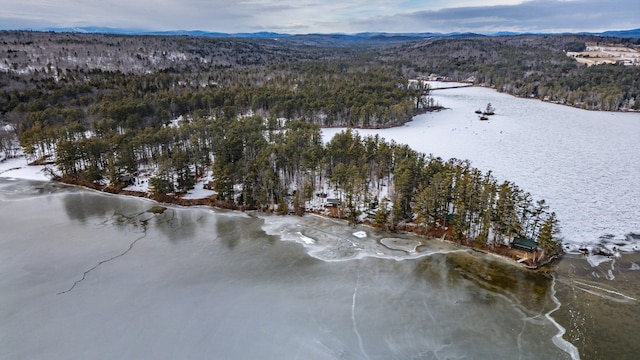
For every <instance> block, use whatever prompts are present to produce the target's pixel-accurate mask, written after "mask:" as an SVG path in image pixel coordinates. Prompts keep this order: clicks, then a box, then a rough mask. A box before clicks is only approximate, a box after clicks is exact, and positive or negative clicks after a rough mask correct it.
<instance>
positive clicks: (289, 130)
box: [22, 114, 561, 257]
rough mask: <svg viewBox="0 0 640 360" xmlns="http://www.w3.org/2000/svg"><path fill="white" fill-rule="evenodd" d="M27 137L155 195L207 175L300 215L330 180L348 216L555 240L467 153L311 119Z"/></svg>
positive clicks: (479, 237) (43, 132) (64, 169)
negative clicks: (447, 152)
mask: <svg viewBox="0 0 640 360" xmlns="http://www.w3.org/2000/svg"><path fill="white" fill-rule="evenodd" d="M22 146H23V147H24V148H25V150H26V152H27V153H28V154H29V155H30V156H32V157H34V158H36V157H44V158H47V157H50V158H52V159H55V164H56V169H57V170H56V171H57V173H56V175H57V176H59V177H61V178H71V179H76V180H77V179H82V180H83V181H87V182H90V183H95V184H103V185H104V186H109V187H111V188H114V189H116V190H118V189H122V188H124V187H125V186H127V185H128V183H127V181H128V180H125V177H124V176H123V175H124V174H133V176H134V177H135V176H136V175H137V174H139V173H141V172H147V173H149V174H150V175H151V178H150V180H149V182H150V185H151V188H150V189H151V192H152V194H154V195H155V196H159V197H162V196H164V195H166V194H168V193H185V192H187V191H189V190H190V189H192V188H193V186H194V184H195V182H196V180H197V179H200V178H202V177H203V176H205V175H206V174H210V176H211V178H212V181H211V184H210V188H211V189H212V190H214V191H215V193H216V195H215V198H216V200H218V201H222V202H225V203H228V204H233V205H235V206H238V207H242V208H245V209H261V210H264V211H277V212H282V213H286V212H289V211H292V212H295V213H297V214H303V213H304V212H305V211H308V209H309V207H310V204H311V203H312V200H314V198H316V200H317V198H318V197H320V196H322V195H323V193H324V195H325V196H326V191H327V190H328V189H330V190H332V191H333V192H334V193H335V194H337V195H336V196H337V197H338V199H339V215H340V216H342V217H344V218H347V219H350V220H351V221H354V222H355V221H358V219H362V218H363V217H368V218H369V221H370V222H371V223H373V224H375V225H376V226H380V227H385V228H387V229H398V228H405V227H406V226H407V224H416V225H417V226H419V227H420V228H422V229H423V232H424V233H427V234H430V235H432V236H442V235H444V236H447V237H449V238H451V239H453V240H456V241H460V242H463V243H467V244H476V245H478V246H489V247H496V246H500V245H501V244H504V243H505V241H509V240H513V239H514V238H518V237H526V238H531V239H536V240H537V241H538V243H539V246H540V248H541V249H543V250H544V254H545V256H546V257H550V256H553V255H556V254H558V253H559V252H560V251H561V248H560V242H559V240H558V239H557V230H558V223H557V219H556V216H555V214H554V213H553V212H550V211H549V209H548V206H547V205H546V204H545V202H544V201H543V200H538V201H534V199H533V198H532V196H531V195H530V194H528V193H526V192H524V191H523V190H521V189H520V188H519V187H517V186H516V185H515V184H513V183H510V182H501V183H499V182H498V181H497V180H496V179H495V178H494V177H493V176H492V175H491V173H490V172H488V173H484V174H483V173H482V172H481V171H479V170H478V169H476V168H474V167H472V166H471V164H470V163H469V161H462V160H457V159H451V160H448V161H444V160H443V159H441V158H438V157H434V156H431V155H430V156H426V155H425V154H422V153H418V152H416V151H414V150H412V149H411V148H409V147H408V146H406V145H401V144H397V143H395V142H387V141H385V140H384V139H381V138H379V137H378V136H373V137H372V136H369V137H361V136H359V135H358V134H357V133H356V132H355V131H352V130H347V131H344V132H342V133H339V134H337V135H336V136H335V137H334V138H333V139H331V141H329V142H328V143H327V144H326V145H325V144H324V143H323V141H322V138H321V133H320V128H319V127H318V126H317V125H314V124H311V123H308V122H304V121H299V120H291V121H280V122H278V121H276V122H273V121H269V120H265V119H263V118H261V117H260V116H246V117H237V116H235V117H232V116H229V115H224V114H223V115H222V116H220V117H203V118H193V119H185V120H183V122H182V123H180V125H179V126H164V127H158V128H152V127H150V128H146V129H119V130H113V129H107V130H106V131H105V130H103V129H99V128H98V127H94V128H92V129H87V128H86V127H84V126H82V125H81V124H76V125H74V126H62V127H33V128H31V129H29V130H26V131H25V133H24V134H23V137H22Z"/></svg>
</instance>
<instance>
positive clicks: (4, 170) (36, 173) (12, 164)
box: [0, 156, 51, 181]
mask: <svg viewBox="0 0 640 360" xmlns="http://www.w3.org/2000/svg"><path fill="white" fill-rule="evenodd" d="M0 158H4V156H2V157H0ZM44 168H45V167H44V166H42V165H35V166H30V165H29V164H27V159H26V158H25V157H24V156H19V157H15V158H11V159H5V160H3V161H0V177H5V178H14V179H24V180H37V181H49V180H51V179H49V177H47V175H46V174H45V172H44Z"/></svg>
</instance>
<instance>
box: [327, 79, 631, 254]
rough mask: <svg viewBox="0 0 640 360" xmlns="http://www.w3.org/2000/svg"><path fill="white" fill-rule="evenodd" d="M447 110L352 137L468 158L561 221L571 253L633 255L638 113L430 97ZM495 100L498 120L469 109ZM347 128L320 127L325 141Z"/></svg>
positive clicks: (467, 93)
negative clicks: (380, 139) (602, 251)
mask: <svg viewBox="0 0 640 360" xmlns="http://www.w3.org/2000/svg"><path fill="white" fill-rule="evenodd" d="M432 96H433V98H434V100H435V101H436V102H437V103H439V104H440V105H442V106H444V107H446V108H447V110H443V111H440V112H434V113H429V114H424V115H420V116H417V117H416V118H415V119H414V120H413V121H412V122H410V123H408V124H406V125H405V126H402V127H397V128H391V129H383V130H358V132H359V133H360V134H361V135H363V136H364V135H372V134H376V133H377V134H380V135H381V136H382V137H384V138H386V139H387V140H392V139H393V140H395V141H396V142H398V143H403V144H408V145H410V146H411V147H412V148H414V149H416V150H417V151H420V152H423V153H426V154H433V155H435V156H440V157H442V158H445V159H448V158H451V157H455V158H460V159H469V160H471V161H472V164H473V165H474V166H475V167H477V168H479V169H481V170H483V171H488V170H491V171H492V172H493V174H494V176H496V178H497V179H498V180H500V181H503V180H508V181H512V182H515V183H516V184H517V185H518V186H519V187H521V188H522V189H523V190H525V191H528V192H530V193H531V194H532V195H533V196H534V198H536V199H539V198H543V199H545V200H546V201H547V203H548V204H549V205H550V207H551V210H552V211H555V212H556V213H557V214H558V217H559V219H560V221H561V226H562V235H563V237H564V242H565V243H566V244H567V245H569V250H577V249H578V248H581V247H587V248H593V247H594V246H596V244H598V245H600V246H603V247H606V248H608V249H613V248H616V249H617V250H622V251H638V250H640V244H639V243H638V240H635V239H633V237H631V236H629V234H630V233H635V234H639V233H640V206H639V205H638V204H640V161H638V159H640V145H639V144H638V141H639V140H640V114H638V113H614V112H600V111H585V110H580V109H575V108H571V107H567V106H562V105H556V104H551V103H545V102H541V101H539V100H533V99H522V98H516V97H513V96H510V95H506V94H502V93H498V92H496V91H495V90H491V89H486V88H478V87H469V88H460V89H447V90H439V91H434V92H433V93H432ZM488 103H491V104H492V105H493V107H494V108H496V115H494V116H491V117H490V119H489V120H488V121H480V120H479V119H478V115H477V114H476V113H475V110H478V109H485V108H486V106H487V104H488ZM342 130H343V129H324V130H323V137H324V140H325V141H329V140H330V139H331V138H332V137H333V135H335V134H336V133H338V132H340V131H342Z"/></svg>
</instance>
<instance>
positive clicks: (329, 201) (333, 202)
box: [327, 198, 342, 207]
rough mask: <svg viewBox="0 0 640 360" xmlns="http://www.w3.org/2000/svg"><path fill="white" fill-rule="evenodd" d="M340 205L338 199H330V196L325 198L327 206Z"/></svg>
mask: <svg viewBox="0 0 640 360" xmlns="http://www.w3.org/2000/svg"><path fill="white" fill-rule="evenodd" d="M340 205H342V201H340V199H332V198H329V199H327V206H330V207H338V206H340Z"/></svg>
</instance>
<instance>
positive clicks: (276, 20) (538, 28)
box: [0, 0, 640, 34]
mask: <svg viewBox="0 0 640 360" xmlns="http://www.w3.org/2000/svg"><path fill="white" fill-rule="evenodd" d="M83 26H100V27H114V28H126V29H138V30H206V31H219V32H257V31H274V32H281V33H302V34H304V33H356V32H368V31H385V32H445V33H446V32H467V31H471V32H478V33H493V32H498V31H518V32H551V33H553V32H565V31H569V32H578V31H593V32H599V31H604V30H628V29H635V28H640V5H639V3H638V0H525V1H522V0H482V1H477V0H280V1H277V0H127V1H124V0H0V29H36V30H37V29H43V28H49V27H83Z"/></svg>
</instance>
